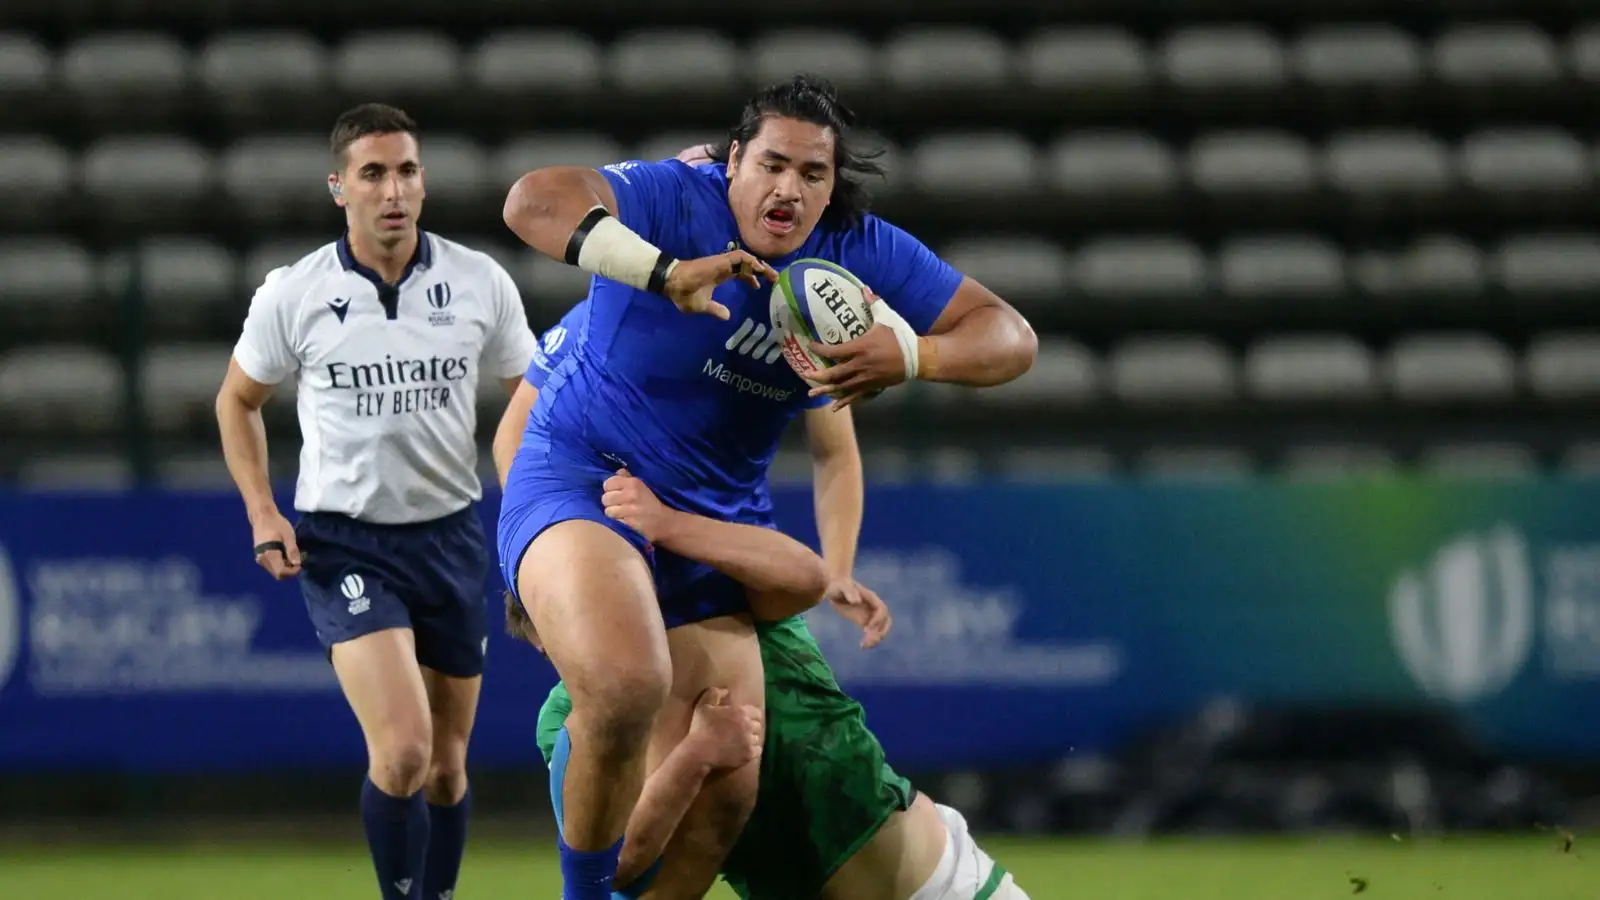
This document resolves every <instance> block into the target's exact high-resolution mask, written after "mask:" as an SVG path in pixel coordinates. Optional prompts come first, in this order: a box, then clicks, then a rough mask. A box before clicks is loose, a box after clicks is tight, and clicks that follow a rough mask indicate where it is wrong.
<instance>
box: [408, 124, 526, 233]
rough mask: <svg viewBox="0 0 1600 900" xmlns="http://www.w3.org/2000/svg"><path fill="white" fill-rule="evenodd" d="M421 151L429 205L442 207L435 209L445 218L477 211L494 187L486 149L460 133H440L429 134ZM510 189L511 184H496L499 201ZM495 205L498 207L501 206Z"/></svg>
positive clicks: (435, 207)
mask: <svg viewBox="0 0 1600 900" xmlns="http://www.w3.org/2000/svg"><path fill="white" fill-rule="evenodd" d="M419 152H420V153H421V156H422V169H423V183H424V185H426V187H427V191H428V197H427V201H426V202H427V203H428V204H442V206H434V209H435V210H436V211H440V212H441V215H445V216H450V215H456V216H462V215H464V214H470V213H475V212H478V211H479V208H480V207H481V206H482V204H483V201H484V200H485V198H487V197H488V194H489V191H490V188H491V183H490V181H489V178H488V174H489V165H488V157H487V156H486V155H485V154H484V151H483V148H482V147H480V146H478V144H477V142H475V141H473V140H471V139H470V138H467V137H463V136H461V135H458V134H439V135H428V140H427V143H426V144H423V145H421V146H420V148H419ZM510 187H511V183H510V182H507V183H505V184H504V185H499V184H495V185H493V188H494V191H495V193H497V194H499V195H500V196H499V197H498V198H496V199H498V200H501V201H503V200H504V192H505V191H506V190H509V189H510ZM495 206H496V208H498V206H499V203H496V204H495Z"/></svg>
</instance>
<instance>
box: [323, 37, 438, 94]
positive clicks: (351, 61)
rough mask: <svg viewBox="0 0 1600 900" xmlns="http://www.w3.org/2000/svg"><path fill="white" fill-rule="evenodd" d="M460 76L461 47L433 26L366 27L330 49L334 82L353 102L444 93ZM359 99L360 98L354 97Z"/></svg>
mask: <svg viewBox="0 0 1600 900" xmlns="http://www.w3.org/2000/svg"><path fill="white" fill-rule="evenodd" d="M460 79H461V50H460V48H459V47H457V46H456V43H455V41H452V40H451V39H450V38H449V37H447V36H445V35H443V34H439V33H437V32H432V31H410V30H397V31H368V32H358V33H356V34H353V35H351V36H350V37H349V38H347V39H346V40H345V41H344V43H343V44H341V45H340V46H339V48H338V49H337V50H335V51H334V56H333V83H334V85H335V86H336V87H338V88H339V90H340V91H342V92H343V93H344V94H345V95H347V97H349V98H350V99H351V100H353V101H354V102H358V103H359V102H363V101H367V100H370V99H371V98H373V97H388V98H392V99H390V100H389V102H391V103H399V104H400V105H402V106H404V105H405V101H406V99H409V98H416V97H437V96H441V95H445V94H448V93H450V92H452V91H454V90H456V88H457V87H458V85H459V82H460ZM356 98H360V99H356Z"/></svg>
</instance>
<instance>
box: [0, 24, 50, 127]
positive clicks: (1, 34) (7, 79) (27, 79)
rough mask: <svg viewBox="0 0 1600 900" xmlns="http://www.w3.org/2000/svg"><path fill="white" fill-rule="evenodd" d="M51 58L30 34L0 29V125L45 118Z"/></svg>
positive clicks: (24, 124) (34, 122) (37, 121)
mask: <svg viewBox="0 0 1600 900" xmlns="http://www.w3.org/2000/svg"><path fill="white" fill-rule="evenodd" d="M54 76H55V60H53V59H52V58H51V56H50V50H49V48H48V47H46V46H45V45H44V43H43V42H41V41H40V40H39V39H38V38H36V37H34V36H33V35H31V34H26V33H23V32H16V31H0V126H10V127H12V128H27V127H30V126H33V127H37V126H38V125H40V124H41V123H42V120H45V119H47V118H49V116H50V112H51V109H50V106H49V104H48V100H49V97H50V94H51V89H52V88H53V87H54V85H55V77H54Z"/></svg>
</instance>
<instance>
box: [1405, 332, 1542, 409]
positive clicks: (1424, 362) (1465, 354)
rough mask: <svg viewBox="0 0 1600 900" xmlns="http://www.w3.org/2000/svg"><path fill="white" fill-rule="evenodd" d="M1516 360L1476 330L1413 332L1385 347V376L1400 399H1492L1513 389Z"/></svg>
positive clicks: (1515, 382) (1508, 394) (1500, 346)
mask: <svg viewBox="0 0 1600 900" xmlns="http://www.w3.org/2000/svg"><path fill="white" fill-rule="evenodd" d="M1516 368H1517V367H1516V360H1515V359H1514V358H1513V357H1512V355H1511V352H1510V351H1509V350H1507V349H1506V348H1505V347H1504V346H1502V345H1501V344H1499V343H1497V342H1496V341H1495V340H1494V339H1492V338H1490V337H1488V336H1486V335H1481V334H1465V333H1459V334H1441V333H1426V334H1413V335H1409V336H1407V337H1403V338H1401V339H1400V340H1399V341H1397V342H1396V343H1395V344H1394V346H1392V347H1391V348H1390V349H1389V354H1388V359H1387V370H1388V380H1389V384H1390V387H1391V389H1392V390H1393V391H1394V393H1395V395H1396V396H1397V397H1399V398H1400V399H1401V400H1405V401H1409V402H1424V403H1425V402H1435V401H1455V400H1479V401H1482V400H1495V399H1504V398H1507V397H1510V396H1511V395H1512V394H1513V393H1514V392H1515V391H1516V385H1517V371H1516Z"/></svg>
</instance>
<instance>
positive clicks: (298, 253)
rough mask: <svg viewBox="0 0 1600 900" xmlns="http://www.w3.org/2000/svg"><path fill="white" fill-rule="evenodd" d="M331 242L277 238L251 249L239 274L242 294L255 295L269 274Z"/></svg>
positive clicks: (316, 239)
mask: <svg viewBox="0 0 1600 900" xmlns="http://www.w3.org/2000/svg"><path fill="white" fill-rule="evenodd" d="M329 241H330V238H328V237H300V238H276V239H274V240H271V241H265V242H263V243H260V244H257V245H256V246H254V247H251V248H250V250H249V251H248V252H247V253H245V257H244V265H243V266H242V271H241V272H240V273H239V277H240V278H241V279H242V282H241V284H242V286H243V291H241V293H246V294H254V293H255V291H256V288H259V287H260V286H261V283H262V282H263V281H266V280H267V273H268V272H271V271H272V270H273V269H276V268H278V267H280V266H292V265H294V264H295V263H296V262H299V261H300V258H301V257H303V256H305V255H307V254H308V253H310V252H311V251H313V250H315V249H317V248H318V247H320V246H322V245H323V244H326V243H329ZM240 321H243V320H242V319H241V320H240Z"/></svg>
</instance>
